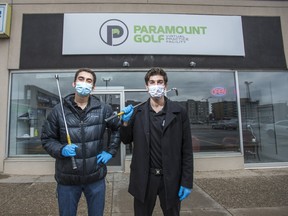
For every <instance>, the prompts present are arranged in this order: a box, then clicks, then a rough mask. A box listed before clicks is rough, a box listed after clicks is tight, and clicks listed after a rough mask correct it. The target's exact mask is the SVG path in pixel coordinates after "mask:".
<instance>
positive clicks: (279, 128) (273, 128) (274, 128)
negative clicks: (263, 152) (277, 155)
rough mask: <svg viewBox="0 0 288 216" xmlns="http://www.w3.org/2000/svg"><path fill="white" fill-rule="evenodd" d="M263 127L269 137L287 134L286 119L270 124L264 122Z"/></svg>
mask: <svg viewBox="0 0 288 216" xmlns="http://www.w3.org/2000/svg"><path fill="white" fill-rule="evenodd" d="M263 128H264V131H265V132H266V133H267V134H268V135H269V136H271V137H273V136H275V135H278V136H287V135H288V120H281V121H277V122H275V123H272V124H266V125H264V127H263ZM275 132H276V133H275Z"/></svg>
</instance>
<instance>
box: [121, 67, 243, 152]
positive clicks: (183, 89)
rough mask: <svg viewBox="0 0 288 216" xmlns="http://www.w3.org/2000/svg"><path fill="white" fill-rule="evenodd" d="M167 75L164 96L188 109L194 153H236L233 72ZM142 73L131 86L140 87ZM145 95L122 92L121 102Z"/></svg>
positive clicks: (176, 72)
mask: <svg viewBox="0 0 288 216" xmlns="http://www.w3.org/2000/svg"><path fill="white" fill-rule="evenodd" d="M167 74H168V92H167V97H168V98H169V99H171V100H173V101H178V102H179V103H180V105H182V106H183V107H184V108H186V109H187V110H188V115H189V120H190V124H191V125H190V126H191V132H192V143H193V148H194V152H240V139H239V130H238V124H239V123H238V115H237V113H238V112H237V102H236V90H235V89H236V88H235V79H234V73H233V72H179V71H169V72H167ZM144 75H145V73H141V76H143V78H140V76H139V75H137V77H138V79H137V80H135V79H133V84H134V85H132V84H131V87H132V88H137V86H144V83H145V82H144ZM133 76H134V74H133ZM125 89H126V88H125ZM148 98H149V95H148V94H147V92H145V89H144V91H143V92H142V93H141V92H138V91H137V92H136V91H135V92H133V91H132V92H126V93H125V105H128V104H133V105H134V104H135V102H136V101H138V102H142V101H144V100H147V99H148ZM191 145H192V144H191ZM132 146H133V144H130V145H128V147H127V146H126V154H131V152H132V149H133V147H132Z"/></svg>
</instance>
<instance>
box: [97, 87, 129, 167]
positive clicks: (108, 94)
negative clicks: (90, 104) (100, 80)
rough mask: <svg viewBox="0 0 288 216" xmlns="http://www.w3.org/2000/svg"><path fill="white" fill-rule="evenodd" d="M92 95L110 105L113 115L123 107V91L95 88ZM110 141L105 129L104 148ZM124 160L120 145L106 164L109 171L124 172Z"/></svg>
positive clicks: (123, 149)
mask: <svg viewBox="0 0 288 216" xmlns="http://www.w3.org/2000/svg"><path fill="white" fill-rule="evenodd" d="M92 94H93V95H94V96H96V97H98V98H99V99H100V101H102V102H104V103H106V104H108V105H110V106H111V107H112V110H113V111H114V114H117V113H119V112H120V111H121V109H122V107H123V106H124V91H123V90H121V89H120V90H107V89H106V88H105V89H101V87H98V88H96V90H95V91H93V92H92ZM109 141H110V131H109V130H108V129H107V128H106V132H105V134H104V145H105V147H106V146H107V144H108V143H109ZM124 160H125V147H124V145H120V147H119V150H118V152H117V154H116V156H115V157H113V158H112V159H111V160H110V161H109V162H108V166H109V167H108V170H109V171H113V172H114V171H123V170H124Z"/></svg>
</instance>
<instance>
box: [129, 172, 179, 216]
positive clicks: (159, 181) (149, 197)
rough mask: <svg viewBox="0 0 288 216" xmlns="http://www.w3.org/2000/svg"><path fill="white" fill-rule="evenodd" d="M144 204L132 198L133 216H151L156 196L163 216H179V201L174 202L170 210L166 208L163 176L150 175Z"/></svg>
mask: <svg viewBox="0 0 288 216" xmlns="http://www.w3.org/2000/svg"><path fill="white" fill-rule="evenodd" d="M146 193H147V194H146V197H145V201H144V203H142V202H140V201H139V200H137V199H135V198H134V214H135V216H151V215H152V213H153V210H154V207H155V203H156V199H157V195H158V196H159V199H160V206H161V209H162V212H163V214H164V216H179V215H180V201H179V202H176V203H175V205H174V206H173V207H172V208H169V209H167V208H166V199H165V197H166V191H165V187H164V181H163V176H162V175H158V176H155V175H153V174H150V176H149V182H148V187H147V191H146Z"/></svg>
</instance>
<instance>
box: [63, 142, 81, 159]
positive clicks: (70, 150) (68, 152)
mask: <svg viewBox="0 0 288 216" xmlns="http://www.w3.org/2000/svg"><path fill="white" fill-rule="evenodd" d="M76 148H78V146H77V145H75V144H74V143H71V144H68V145H66V146H65V147H64V148H63V149H62V152H61V153H62V155H63V156H64V157H74V156H75V155H76Z"/></svg>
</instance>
